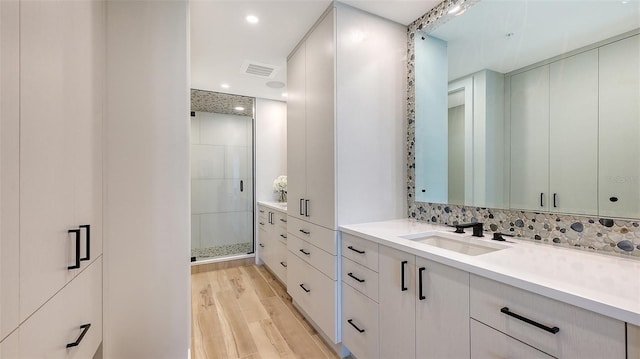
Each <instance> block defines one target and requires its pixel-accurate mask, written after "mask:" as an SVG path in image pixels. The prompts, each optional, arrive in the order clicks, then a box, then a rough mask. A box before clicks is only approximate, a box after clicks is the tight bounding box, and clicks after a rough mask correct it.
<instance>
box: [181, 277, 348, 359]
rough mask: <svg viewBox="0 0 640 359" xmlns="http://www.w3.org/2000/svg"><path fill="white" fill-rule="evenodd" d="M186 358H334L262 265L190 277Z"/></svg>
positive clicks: (281, 287) (280, 286) (282, 287)
mask: <svg viewBox="0 0 640 359" xmlns="http://www.w3.org/2000/svg"><path fill="white" fill-rule="evenodd" d="M191 302H192V313H191V316H192V321H191V323H192V324H191V329H192V331H191V332H192V340H191V357H192V358H194V359H213V358H252V359H253V358H261V359H271V358H305V359H307V358H338V357H337V356H336V355H335V354H334V353H333V352H332V351H331V349H329V347H327V345H326V344H325V343H324V342H323V341H322V339H321V338H320V337H319V336H318V333H316V331H315V330H314V329H313V328H312V327H311V326H310V325H309V323H308V322H306V321H305V319H304V318H303V317H302V316H301V315H300V313H299V312H298V311H297V310H296V309H295V308H294V307H293V304H291V297H290V296H289V295H288V294H287V290H286V289H285V288H284V286H282V284H280V282H278V280H277V279H275V277H274V276H273V275H272V274H271V273H270V272H269V271H268V270H267V269H266V268H264V267H263V266H256V265H251V266H242V267H235V268H224V269H217V270H213V271H209V272H201V273H193V274H192V275H191Z"/></svg>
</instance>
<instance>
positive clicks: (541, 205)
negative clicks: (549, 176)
mask: <svg viewBox="0 0 640 359" xmlns="http://www.w3.org/2000/svg"><path fill="white" fill-rule="evenodd" d="M543 196H544V193H542V192H540V207H544V205H543V204H542V197H543Z"/></svg>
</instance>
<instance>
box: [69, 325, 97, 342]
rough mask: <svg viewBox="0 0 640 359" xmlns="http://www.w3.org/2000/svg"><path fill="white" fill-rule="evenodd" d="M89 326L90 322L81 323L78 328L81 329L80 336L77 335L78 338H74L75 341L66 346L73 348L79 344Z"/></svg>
mask: <svg viewBox="0 0 640 359" xmlns="http://www.w3.org/2000/svg"><path fill="white" fill-rule="evenodd" d="M89 328H91V323H89V324H84V325H81V326H80V329H82V333H80V336H79V337H78V339H76V341H75V342H73V343H69V344H67V348H73V347H77V346H78V345H80V342H81V341H82V339H84V336H85V334H87V332H88V331H89Z"/></svg>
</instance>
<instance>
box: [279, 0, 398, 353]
mask: <svg viewBox="0 0 640 359" xmlns="http://www.w3.org/2000/svg"><path fill="white" fill-rule="evenodd" d="M406 54H407V32H406V27H404V26H402V25H400V24H397V23H394V22H391V21H389V20H386V19H382V18H380V17H377V16H375V15H372V14H369V13H366V12H363V11H360V10H357V9H354V8H352V7H349V6H347V5H344V4H341V3H333V4H332V5H331V6H330V7H329V8H328V9H327V11H326V12H325V13H324V14H323V15H322V16H321V17H320V19H319V20H318V21H317V22H316V24H315V25H314V26H313V27H312V29H311V30H310V31H309V32H308V33H307V35H306V36H305V37H304V38H303V39H302V41H301V42H300V43H299V44H298V46H297V47H296V48H295V49H294V50H293V52H292V53H291V54H290V55H289V57H288V62H287V81H288V86H287V90H288V100H287V171H288V195H287V197H288V201H289V203H288V206H287V208H288V209H287V217H288V223H287V231H288V233H289V238H290V239H289V240H288V241H287V245H288V254H287V259H288V260H287V263H288V268H287V269H288V271H287V272H288V276H287V290H288V292H289V294H291V296H292V297H293V300H294V303H295V304H296V305H297V306H298V308H300V309H301V310H302V311H303V312H304V314H305V316H306V318H307V319H309V320H310V321H311V322H313V323H314V324H315V326H316V328H318V329H320V331H321V332H322V334H323V335H324V337H325V338H326V339H328V340H330V341H331V342H332V343H336V344H337V343H340V340H341V325H340V320H339V313H340V304H341V299H340V297H341V293H340V285H339V283H340V264H339V260H338V259H339V258H340V253H341V248H340V244H339V241H340V238H339V232H338V231H337V229H338V226H339V225H344V224H352V223H358V222H368V221H377V220H385V219H394V218H404V217H406V215H407V210H406V202H407V201H406V198H407V195H406V192H407V191H406V175H405V174H406V158H407V155H406V116H405V112H406V110H405V109H406V99H405V93H406V78H407V73H406V71H407V68H406ZM292 237H295V238H293V239H295V240H292V239H291V238H292ZM302 247H304V248H302Z"/></svg>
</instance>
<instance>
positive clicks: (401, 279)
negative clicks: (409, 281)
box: [400, 261, 409, 292]
mask: <svg viewBox="0 0 640 359" xmlns="http://www.w3.org/2000/svg"><path fill="white" fill-rule="evenodd" d="M407 263H409V262H407V261H402V263H400V291H401V292H404V291H405V290H407V289H408V288H407V287H406V286H405V285H404V268H405V265H407Z"/></svg>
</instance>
